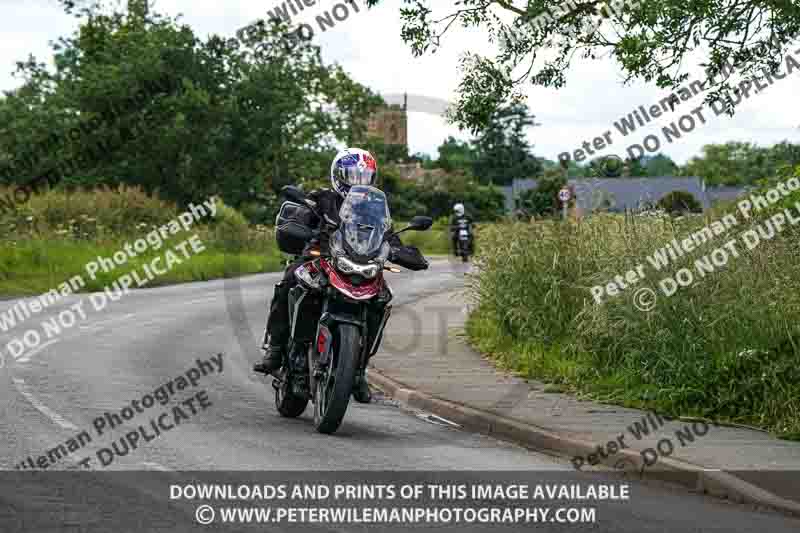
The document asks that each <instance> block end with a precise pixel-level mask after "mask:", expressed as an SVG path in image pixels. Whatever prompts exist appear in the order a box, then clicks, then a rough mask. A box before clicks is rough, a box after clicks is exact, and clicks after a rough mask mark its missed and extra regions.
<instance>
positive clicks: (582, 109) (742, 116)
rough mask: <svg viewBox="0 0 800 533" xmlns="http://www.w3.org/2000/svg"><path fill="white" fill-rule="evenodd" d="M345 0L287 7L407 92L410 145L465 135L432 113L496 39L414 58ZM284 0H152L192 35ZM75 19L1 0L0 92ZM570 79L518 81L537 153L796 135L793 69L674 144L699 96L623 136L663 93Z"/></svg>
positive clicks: (610, 79) (49, 3)
mask: <svg viewBox="0 0 800 533" xmlns="http://www.w3.org/2000/svg"><path fill="white" fill-rule="evenodd" d="M354 1H355V2H356V5H357V6H358V7H359V11H358V12H357V13H356V12H355V9H354V8H353V6H352V4H345V5H344V8H346V11H345V10H344V9H343V7H341V6H340V7H335V6H337V5H338V4H344V2H341V1H339V0H318V2H317V5H315V6H312V7H310V8H307V9H306V10H305V11H303V12H302V13H300V15H299V16H294V17H293V22H294V23H301V22H308V23H309V24H310V25H311V26H312V27H313V28H314V29H315V30H316V31H315V35H314V37H313V40H314V42H315V43H317V44H319V46H320V47H321V50H322V57H323V60H324V61H326V62H327V63H338V64H340V65H342V66H343V67H344V68H345V69H346V70H347V72H348V73H349V74H350V75H351V76H352V77H353V78H354V79H355V80H356V81H358V82H360V83H362V84H365V85H367V86H369V87H371V88H372V89H373V90H375V91H377V92H379V93H381V94H382V95H385V96H386V97H387V99H388V98H390V97H391V98H392V99H393V100H394V99H395V98H397V97H398V95H401V94H403V93H404V92H407V93H408V94H409V102H410V105H409V108H410V113H409V150H410V151H411V152H412V153H414V152H425V153H428V154H430V155H431V156H432V157H434V158H435V157H436V156H437V150H436V148H437V147H438V146H439V145H440V144H441V143H442V141H443V140H444V139H445V138H446V137H447V136H449V135H452V136H454V137H456V138H459V139H464V140H466V139H469V138H470V135H469V134H468V133H467V132H462V131H459V130H458V128H456V127H455V126H452V125H450V124H448V123H447V122H446V121H445V120H444V118H443V117H442V116H441V115H439V114H438V111H440V109H441V108H442V107H443V106H444V105H445V103H446V102H448V101H452V100H453V99H454V97H455V95H456V93H457V89H458V85H459V81H460V72H459V70H458V60H459V57H460V56H461V54H462V53H464V51H467V50H469V51H472V52H478V53H482V54H487V55H493V52H494V50H495V47H496V44H493V43H490V42H489V40H488V38H487V37H486V35H485V33H484V32H482V31H479V30H475V29H469V30H466V29H462V28H455V29H454V30H451V32H449V33H448V35H447V36H446V37H445V38H444V39H443V41H442V46H441V47H440V48H439V49H438V50H437V52H436V53H435V54H432V55H425V56H423V57H414V56H413V54H412V53H411V50H410V48H409V46H408V45H407V44H405V43H404V42H403V40H402V38H401V36H400V31H401V26H402V24H401V20H400V15H399V6H400V5H401V2H400V1H399V0H384V1H383V2H382V4H381V5H380V6H379V7H378V8H374V9H371V10H367V9H366V7H364V1H363V0H354ZM152 3H153V2H152V0H151V5H152ZM282 4H283V2H278V1H275V0H270V1H267V2H262V1H261V0H225V2H219V1H218V0H155V10H157V11H159V12H161V13H166V14H169V15H173V16H174V15H178V14H182V20H183V22H185V23H187V24H189V25H190V26H192V27H193V28H194V30H195V32H196V33H197V34H198V35H200V36H207V35H210V34H219V35H223V36H232V35H234V33H235V32H236V30H237V29H239V28H241V27H242V26H244V25H246V24H248V23H249V22H252V21H253V20H255V19H257V18H262V17H265V16H267V13H268V11H272V10H273V9H274V8H276V7H280V6H281V5H282ZM432 4H433V5H435V6H436V9H437V11H436V12H437V13H442V14H446V12H447V7H448V4H451V5H452V4H453V2H452V1H451V0H437V1H436V2H432ZM332 9H336V11H335V13H333V14H336V15H338V16H339V18H341V19H342V20H341V21H339V22H337V23H336V25H335V26H334V27H333V28H329V29H326V30H325V31H324V32H322V31H320V29H319V25H318V23H317V22H316V20H315V17H316V16H317V15H320V14H325V13H326V12H330V11H331V10H332ZM345 13H346V15H345ZM334 20H335V19H334ZM77 25H78V21H77V20H76V19H75V18H74V17H72V16H69V15H66V14H65V13H64V12H63V10H62V8H61V7H60V5H59V4H58V2H56V0H0V35H2V36H3V37H4V38H3V39H2V40H0V90H9V89H13V88H14V87H16V86H18V85H19V84H20V80H19V79H18V78H15V77H14V76H13V75H12V73H13V71H14V65H15V62H16V61H20V60H23V59H25V58H27V57H28V54H33V55H34V56H35V57H36V58H37V59H38V60H40V61H46V62H49V60H50V58H51V50H50V46H49V42H51V41H53V40H56V39H58V38H59V37H61V36H68V35H71V34H72V32H74V31H75V29H76V28H77ZM798 60H800V58H798ZM567 80H568V81H567V85H566V87H562V88H560V89H545V88H541V87H534V86H530V85H526V86H525V87H524V90H523V92H524V94H525V95H526V96H527V103H528V105H529V107H530V109H531V111H532V113H533V114H534V115H535V116H536V122H537V123H539V124H541V125H540V126H537V127H532V128H530V129H529V130H528V132H527V135H528V140H529V141H530V143H531V144H532V145H533V151H534V153H535V154H536V155H537V156H541V157H546V158H548V159H552V160H555V159H557V158H558V157H559V154H562V153H564V152H569V153H571V154H573V157H574V155H575V154H574V151H575V150H576V149H579V148H582V144H583V143H584V142H585V141H588V142H590V143H591V142H593V139H594V138H595V137H598V136H603V135H604V134H605V133H606V132H607V131H611V134H610V135H609V138H610V139H611V141H612V142H611V144H610V145H609V144H608V143H604V144H606V146H605V148H604V149H602V150H596V153H595V155H618V156H621V157H626V156H627V155H628V147H629V146H630V145H632V144H643V138H644V137H645V136H646V135H648V134H653V135H655V137H656V138H658V139H659V140H660V143H661V147H660V150H659V151H661V152H662V153H665V154H667V155H669V156H670V157H672V158H673V159H674V160H675V161H676V162H678V163H684V162H686V161H687V160H688V159H689V158H691V157H692V156H696V155H700V151H701V147H702V146H703V145H705V144H709V143H722V142H726V141H731V140H736V141H749V142H754V143H757V144H758V145H760V146H769V145H771V144H774V143H776V142H780V141H781V140H784V139H787V140H789V141H791V142H800V128H798V126H800V117H798V116H797V115H796V114H795V110H796V109H797V107H796V104H795V100H796V95H797V93H798V80H797V73H793V74H792V75H790V76H787V77H786V78H785V79H783V80H781V81H777V82H776V83H775V84H774V85H771V86H769V87H768V88H767V89H766V90H764V91H763V92H762V93H760V94H754V95H752V96H751V97H750V98H749V99H747V100H745V102H744V103H743V104H742V105H741V106H740V107H739V108H738V110H737V112H736V114H735V116H734V117H728V116H727V115H722V116H716V115H715V114H714V113H713V112H711V111H710V110H709V109H708V108H705V109H704V111H703V116H704V119H705V120H706V123H705V124H701V123H700V122H699V120H697V121H696V124H695V127H694V128H693V129H692V128H689V127H687V128H686V129H687V130H691V131H685V132H684V133H683V134H682V135H681V138H680V139H676V140H673V142H668V140H667V139H666V138H665V136H664V134H663V133H662V128H663V127H665V126H669V125H670V124H671V123H672V122H673V121H676V120H678V119H679V118H680V117H681V116H683V115H684V114H688V113H689V112H690V110H691V109H692V108H694V107H696V106H697V105H700V103H701V100H702V95H698V96H696V97H695V98H694V99H693V100H690V101H688V102H686V103H684V104H683V107H679V109H678V110H676V111H675V113H673V114H670V115H667V116H662V117H660V118H659V119H654V120H653V122H651V123H649V124H648V125H647V126H646V127H645V128H640V129H637V130H636V131H635V132H633V133H630V134H628V135H627V136H623V135H622V134H621V133H620V132H619V131H618V130H617V129H616V128H615V126H614V123H615V122H618V121H619V120H620V117H623V116H627V115H628V114H629V113H631V112H632V111H633V110H634V109H635V108H637V107H638V106H640V105H643V106H644V107H645V108H649V107H650V106H651V105H652V104H654V103H657V102H658V101H659V100H661V99H662V98H663V97H664V96H666V95H667V94H668V93H667V92H666V91H663V90H660V89H658V88H656V87H655V86H653V85H648V84H646V83H643V82H634V83H632V84H629V85H623V83H622V74H621V70H620V68H619V66H618V65H617V64H616V62H615V61H614V60H613V59H612V58H608V57H603V58H600V59H597V60H593V61H592V60H576V61H575V62H574V63H573V65H572V68H571V69H570V72H569V74H568V78H567ZM683 124H684V125H687V124H689V122H688V121H684V123H683ZM650 146H653V145H652V139H651V144H650ZM593 150H594V149H593ZM653 153H655V152H653Z"/></svg>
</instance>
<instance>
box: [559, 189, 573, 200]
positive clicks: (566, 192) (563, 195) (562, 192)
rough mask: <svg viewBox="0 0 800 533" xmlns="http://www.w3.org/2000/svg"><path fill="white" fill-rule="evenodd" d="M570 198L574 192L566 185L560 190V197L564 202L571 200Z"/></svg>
mask: <svg viewBox="0 0 800 533" xmlns="http://www.w3.org/2000/svg"><path fill="white" fill-rule="evenodd" d="M570 198H572V193H571V192H569V189H567V188H566V187H564V188H562V189H561V190H560V191H558V199H559V200H561V201H562V202H569V199H570Z"/></svg>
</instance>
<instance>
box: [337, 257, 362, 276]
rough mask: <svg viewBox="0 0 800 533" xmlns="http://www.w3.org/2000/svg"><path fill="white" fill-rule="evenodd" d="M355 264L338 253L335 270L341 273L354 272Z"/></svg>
mask: <svg viewBox="0 0 800 533" xmlns="http://www.w3.org/2000/svg"><path fill="white" fill-rule="evenodd" d="M357 266H358V265H356V264H355V263H353V262H352V261H350V260H349V259H347V258H346V257H344V256H341V255H340V256H338V257H337V258H336V270H338V271H339V272H341V273H342V274H355V273H356V267H357Z"/></svg>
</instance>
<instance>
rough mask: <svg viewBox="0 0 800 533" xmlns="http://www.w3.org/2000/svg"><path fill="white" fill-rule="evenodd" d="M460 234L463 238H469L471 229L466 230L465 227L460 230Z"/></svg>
mask: <svg viewBox="0 0 800 533" xmlns="http://www.w3.org/2000/svg"><path fill="white" fill-rule="evenodd" d="M458 236H459V237H461V238H462V239H468V238H469V231H468V230H465V229H462V230H461V231H459V232H458Z"/></svg>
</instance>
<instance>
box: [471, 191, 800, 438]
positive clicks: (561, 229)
mask: <svg viewBox="0 0 800 533" xmlns="http://www.w3.org/2000/svg"><path fill="white" fill-rule="evenodd" d="M796 201H800V194H795V195H794V196H793V197H792V198H786V199H784V200H783V201H782V202H781V203H780V204H776V205H774V206H772V207H771V208H770V209H768V210H765V211H763V212H759V213H754V218H753V219H752V220H748V219H746V218H745V217H743V216H742V215H741V214H739V213H735V216H736V220H737V221H738V223H737V225H735V226H732V227H731V228H730V229H729V230H728V231H727V232H726V233H724V234H721V235H719V236H717V237H716V238H715V239H713V240H711V241H710V242H708V243H706V244H705V245H703V246H700V247H698V249H696V250H695V251H693V252H692V253H690V254H686V255H685V256H683V257H681V258H679V259H677V260H671V262H670V264H669V265H667V266H665V267H663V268H661V269H660V270H656V269H655V268H654V267H653V266H651V264H650V263H649V262H648V261H647V258H648V257H649V256H652V254H653V253H654V252H655V251H656V250H658V249H660V248H662V247H664V246H665V245H666V244H667V243H670V242H672V240H673V239H677V240H678V241H679V242H680V241H681V240H682V239H685V238H686V237H687V236H688V235H691V234H692V233H693V232H696V231H698V230H699V229H700V228H701V227H702V226H704V225H706V224H708V223H710V222H711V221H712V220H719V218H720V217H721V216H723V215H724V214H726V213H725V212H716V213H713V214H710V215H709V216H708V217H706V218H705V219H703V217H686V218H682V219H670V218H658V217H627V218H626V217H623V216H618V215H595V216H592V217H590V218H587V219H584V220H582V221H579V222H570V223H558V222H555V221H545V222H541V223H536V224H520V223H517V224H500V225H497V226H495V227H488V228H486V229H485V230H484V231H485V233H484V235H483V239H482V246H481V247H480V248H479V249H478V258H477V261H476V262H477V269H476V271H477V274H476V275H475V276H474V277H473V278H471V294H472V297H473V298H474V300H475V303H476V304H477V309H476V310H475V311H474V312H473V314H472V316H471V318H470V320H469V322H468V333H469V335H470V338H471V339H472V340H473V342H474V343H475V344H476V345H477V346H478V347H479V348H480V349H482V350H483V351H485V352H488V353H490V354H493V355H494V357H495V358H496V359H497V360H498V361H499V362H500V363H501V364H503V365H505V366H508V367H510V368H513V369H515V370H518V371H521V372H523V373H525V374H527V375H529V376H531V377H538V378H543V379H546V380H550V381H554V382H556V383H560V384H563V385H565V386H567V387H568V388H572V389H574V390H581V391H586V392H588V393H590V394H591V395H592V396H594V397H595V398H598V399H600V400H602V401H608V402H614V403H620V404H623V405H628V406H632V407H642V408H651V409H656V410H658V411H661V412H664V413H665V414H671V415H690V416H703V417H708V418H714V419H718V420H729V421H734V422H743V423H748V424H754V425H758V426H760V427H764V428H767V429H769V430H771V431H773V432H775V433H776V434H779V435H782V436H785V437H793V438H800V365H798V364H797V363H798V360H800V326H798V324H800V247H798V244H800V227H797V226H791V225H788V223H787V225H786V226H785V227H784V228H783V230H782V231H780V232H778V233H776V235H775V236H774V237H772V238H771V239H769V240H767V239H763V240H764V241H765V242H762V243H760V244H759V245H758V246H757V247H754V248H753V249H752V250H748V249H747V247H746V246H745V244H744V243H743V240H742V239H741V238H740V236H741V234H742V233H743V232H744V231H746V230H749V229H753V228H754V227H755V226H754V225H757V224H763V223H764V222H765V221H766V219H767V218H768V217H770V216H772V215H774V214H775V213H778V212H779V211H780V210H782V209H783V208H785V207H789V206H792V205H793V203H794V202H796ZM795 210H796V208H795ZM794 214H795V216H797V215H798V214H797V213H796V211H795V213H794ZM734 238H737V242H738V243H739V244H738V246H737V251H738V256H733V255H732V254H731V255H730V256H729V259H728V261H727V263H726V264H725V265H724V266H719V267H716V268H715V269H714V271H713V272H710V273H707V274H706V275H705V278H702V279H701V276H700V275H699V274H698V268H697V266H696V263H695V261H696V260H698V259H700V260H702V258H703V257H704V256H706V255H707V254H710V252H711V251H712V250H715V249H717V248H718V247H721V246H722V245H723V244H725V243H726V242H728V241H730V240H731V239H734ZM638 265H644V273H645V279H644V280H642V281H639V282H637V283H635V284H633V283H632V284H630V285H631V286H629V287H628V288H627V289H626V290H624V291H622V292H621V294H618V295H616V296H608V295H603V297H602V303H600V304H598V303H596V302H595V300H594V298H593V296H592V294H591V289H592V287H595V286H600V285H603V286H605V285H606V284H607V283H608V282H609V281H613V280H614V277H615V276H618V275H621V276H623V277H624V276H625V274H626V272H628V271H629V270H631V269H634V268H636V267H637V266H638ZM682 268H686V269H688V270H689V271H691V272H693V273H694V276H695V278H697V279H698V280H699V281H697V282H696V283H694V284H692V285H691V286H688V287H679V288H678V289H677V291H676V292H675V293H674V294H672V295H671V296H666V295H665V294H664V293H663V292H662V291H661V289H660V286H659V282H660V281H662V280H663V279H665V278H667V277H670V276H674V274H675V273H676V272H677V271H678V270H679V269H682ZM644 288H647V289H650V290H652V291H653V294H655V295H656V298H657V300H656V302H655V308H654V309H653V310H652V311H650V312H647V311H643V310H641V307H642V304H641V301H635V298H634V295H635V293H636V291H637V290H640V289H644ZM637 302H638V304H639V308H637V305H636V303H637Z"/></svg>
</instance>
